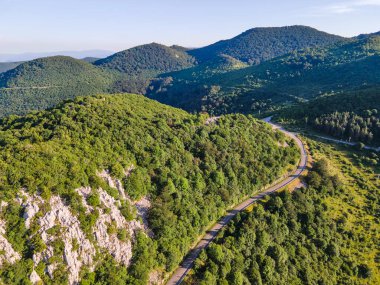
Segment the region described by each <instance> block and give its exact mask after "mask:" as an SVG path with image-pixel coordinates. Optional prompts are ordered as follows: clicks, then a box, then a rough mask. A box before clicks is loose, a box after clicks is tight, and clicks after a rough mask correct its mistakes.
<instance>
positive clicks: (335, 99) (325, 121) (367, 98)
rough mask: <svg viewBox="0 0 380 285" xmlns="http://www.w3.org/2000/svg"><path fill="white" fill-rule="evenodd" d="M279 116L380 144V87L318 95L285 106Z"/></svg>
mask: <svg viewBox="0 0 380 285" xmlns="http://www.w3.org/2000/svg"><path fill="white" fill-rule="evenodd" d="M277 118H278V119H279V120H282V121H286V122H288V123H291V124H296V125H298V126H302V127H305V126H308V127H311V128H313V129H314V130H317V131H319V132H321V133H325V134H327V135H331V136H333V137H335V138H338V139H344V140H350V141H352V142H362V143H365V144H373V145H376V146H380V87H377V88H367V89H364V90H360V91H355V92H348V93H342V94H337V95H334V96H324V97H321V98H317V99H314V100H311V101H309V102H307V103H305V104H302V105H300V106H293V107H288V108H285V109H283V110H281V112H279V113H278V114H277Z"/></svg>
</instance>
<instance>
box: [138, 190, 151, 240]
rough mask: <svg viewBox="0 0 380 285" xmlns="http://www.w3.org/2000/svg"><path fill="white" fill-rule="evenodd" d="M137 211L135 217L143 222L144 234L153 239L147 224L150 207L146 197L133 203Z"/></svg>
mask: <svg viewBox="0 0 380 285" xmlns="http://www.w3.org/2000/svg"><path fill="white" fill-rule="evenodd" d="M133 204H134V205H135V207H136V209H137V215H138V216H139V217H141V220H142V222H143V228H144V232H145V233H146V234H147V235H148V236H150V237H153V232H152V231H151V230H150V228H149V224H148V211H149V209H150V207H151V203H150V200H149V199H148V197H147V196H145V197H142V198H141V199H140V200H139V201H136V202H134V203H133Z"/></svg>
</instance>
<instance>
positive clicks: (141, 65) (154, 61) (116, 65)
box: [94, 43, 194, 76]
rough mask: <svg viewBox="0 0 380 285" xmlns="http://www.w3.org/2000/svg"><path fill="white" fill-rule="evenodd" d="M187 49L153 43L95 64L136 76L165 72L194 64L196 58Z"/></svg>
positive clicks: (114, 55) (122, 52) (128, 50)
mask: <svg viewBox="0 0 380 285" xmlns="http://www.w3.org/2000/svg"><path fill="white" fill-rule="evenodd" d="M185 51H186V48H183V47H179V46H173V47H167V46H165V45H161V44H158V43H151V44H146V45H141V46H137V47H134V48H131V49H127V50H124V51H121V52H118V53H115V54H113V55H111V56H109V57H107V58H103V59H100V60H97V61H95V62H94V64H95V65H96V66H101V67H103V68H107V69H111V70H116V71H120V72H123V73H126V74H129V75H134V76H135V75H138V74H144V73H163V72H169V71H176V70H181V69H183V68H187V67H191V66H193V65H194V59H193V58H192V57H191V56H189V55H188V54H187V53H186V52H185Z"/></svg>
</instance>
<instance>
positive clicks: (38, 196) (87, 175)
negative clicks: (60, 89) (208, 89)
mask: <svg viewBox="0 0 380 285" xmlns="http://www.w3.org/2000/svg"><path fill="white" fill-rule="evenodd" d="M207 119H208V117H207V116H205V115H191V114H188V113H186V112H184V111H182V110H178V109H174V108H172V107H169V106H165V105H162V104H159V103H158V102H155V101H153V100H149V99H147V98H144V97H143V96H139V95H132V94H127V95H126V94H121V95H98V96H95V97H79V98H76V99H75V100H74V101H73V102H68V103H66V104H63V105H61V106H59V107H58V108H55V109H51V110H49V111H43V112H39V113H35V114H30V115H28V116H25V117H15V116H13V117H8V118H5V119H3V120H2V121H0V152H1V154H2V155H1V157H0V190H1V191H0V203H1V208H0V220H1V223H0V239H1V242H2V245H6V248H7V250H3V251H1V252H0V278H1V282H3V283H4V284H26V283H28V282H27V280H28V279H29V278H33V280H38V279H39V278H41V279H43V281H44V283H46V284H51V283H54V284H67V283H69V284H74V283H75V282H77V281H78V280H80V279H82V281H83V282H84V284H93V281H91V280H96V281H97V282H99V283H101V284H146V283H147V280H148V279H149V276H150V274H153V275H155V276H161V277H160V279H161V278H162V277H163V275H164V273H165V272H170V271H171V270H172V269H173V268H174V267H176V266H177V265H178V263H179V262H180V260H181V259H182V257H183V255H184V254H185V253H186V252H187V251H188V250H189V248H190V246H191V245H192V244H193V242H194V241H195V240H196V238H197V237H198V235H199V234H201V233H203V232H204V231H205V230H206V229H207V227H208V226H209V224H210V223H211V222H213V221H215V220H216V219H217V218H219V217H220V216H221V215H222V214H223V212H224V209H227V208H229V206H231V205H232V204H234V203H236V202H237V201H239V200H240V199H242V198H243V197H245V196H247V195H250V194H252V193H253V192H256V191H257V190H258V189H260V188H261V187H262V186H264V185H266V184H268V183H270V182H271V181H273V180H275V179H276V178H277V177H279V176H280V175H282V174H283V173H284V172H286V171H288V170H289V167H290V166H291V165H294V164H295V163H296V161H297V159H298V155H299V153H298V150H297V148H296V147H295V146H294V145H293V144H292V143H291V141H288V140H287V139H286V138H285V137H284V136H283V135H282V134H281V133H279V132H274V131H273V130H272V129H271V128H270V127H269V126H267V125H266V124H264V123H263V122H259V121H257V120H255V119H253V118H252V117H246V116H243V115H228V116H222V117H220V118H219V119H218V120H216V121H215V120H211V121H212V122H211V121H210V120H207ZM286 141H287V143H285V142H286ZM284 145H289V146H287V147H284ZM86 282H87V283H86Z"/></svg>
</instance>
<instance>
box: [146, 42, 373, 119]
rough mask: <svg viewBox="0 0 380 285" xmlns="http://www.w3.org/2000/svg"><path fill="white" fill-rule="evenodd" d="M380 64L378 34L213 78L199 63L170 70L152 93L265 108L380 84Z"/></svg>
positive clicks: (232, 107) (220, 108) (208, 105)
mask: <svg viewBox="0 0 380 285" xmlns="http://www.w3.org/2000/svg"><path fill="white" fill-rule="evenodd" d="M379 66H380V37H379V36H371V37H366V38H362V39H351V40H349V41H344V42H339V43H336V44H333V45H332V46H328V47H318V48H307V49H304V50H300V51H294V52H292V53H290V54H287V55H285V56H281V57H278V58H275V59H272V60H269V61H266V62H263V63H262V64H260V65H257V66H251V67H248V68H243V69H239V70H234V71H230V72H225V73H214V74H211V76H210V72H206V69H207V67H206V68H205V69H204V70H203V71H202V70H199V67H200V66H198V67H195V68H190V69H188V70H184V71H180V72H176V73H170V74H168V75H166V77H164V78H162V81H159V80H156V81H155V82H153V84H152V85H153V86H152V88H151V92H150V94H149V96H151V97H152V98H155V99H157V100H159V101H161V102H164V103H167V104H172V105H174V106H179V107H182V108H185V109H188V110H194V109H195V110H206V111H209V112H214V113H216V114H217V113H225V112H257V111H259V110H261V111H267V110H273V109H275V108H277V107H278V106H281V105H282V104H285V103H295V102H299V101H302V100H304V99H310V98H314V97H317V96H320V95H323V94H327V93H333V94H334V93H339V92H343V91H349V90H355V89H360V88H363V87H368V86H374V85H380V68H379ZM193 75H194V76H193ZM168 79H170V80H168Z"/></svg>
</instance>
